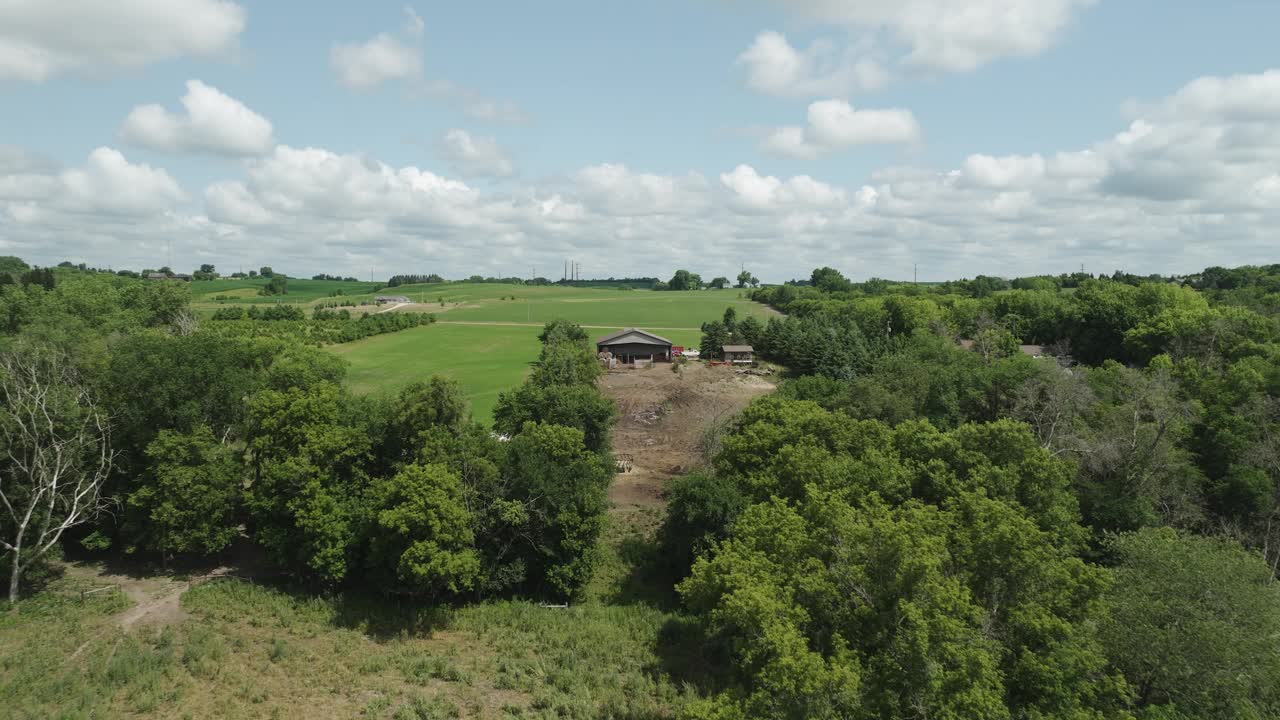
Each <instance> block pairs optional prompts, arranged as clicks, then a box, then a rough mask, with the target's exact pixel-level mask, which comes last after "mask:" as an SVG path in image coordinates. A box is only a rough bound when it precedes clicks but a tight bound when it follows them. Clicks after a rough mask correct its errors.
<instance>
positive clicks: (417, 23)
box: [404, 5, 427, 37]
mask: <svg viewBox="0 0 1280 720" xmlns="http://www.w3.org/2000/svg"><path fill="white" fill-rule="evenodd" d="M426 29H427V24H426V23H425V22H423V20H422V16H420V15H418V12H417V11H416V10H414V9H413V8H411V7H409V6H408V5H405V6H404V32H405V34H406V35H408V36H409V37H422V34H423V32H425V31H426Z"/></svg>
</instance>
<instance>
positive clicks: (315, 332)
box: [209, 305, 436, 346]
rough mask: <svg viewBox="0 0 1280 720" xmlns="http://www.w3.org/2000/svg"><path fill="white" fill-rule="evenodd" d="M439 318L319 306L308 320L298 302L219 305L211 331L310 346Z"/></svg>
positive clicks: (352, 338) (393, 330) (395, 330)
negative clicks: (282, 339)
mask: <svg viewBox="0 0 1280 720" xmlns="http://www.w3.org/2000/svg"><path fill="white" fill-rule="evenodd" d="M435 321H436V317H435V315H429V314H424V313H371V314H361V315H360V316H359V317H353V316H352V314H351V312H350V311H349V310H333V309H329V308H323V307H317V308H316V309H315V310H313V311H312V313H311V318H310V319H308V318H307V317H306V314H305V313H304V312H303V311H302V309H301V308H299V307H297V306H294V305H268V306H266V307H263V308H261V309H259V308H258V306H256V305H250V306H249V307H248V309H246V308H245V307H244V306H230V307H222V308H218V309H217V310H216V311H215V312H214V314H213V322H212V323H211V324H210V326H209V330H210V331H211V332H213V333H215V334H218V335H222V336H229V337H288V338H289V339H291V340H293V341H295V342H299V343H303V344H307V345H317V346H318V345H330V344H336V343H347V342H354V341H356V340H361V339H363V338H367V337H372V336H374V335H382V334H385V333H393V332H400V331H401V330H408V329H410V328H415V327H419V326H422V325H430V324H431V323H433V322H435Z"/></svg>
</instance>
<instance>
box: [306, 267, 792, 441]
mask: <svg viewBox="0 0 1280 720" xmlns="http://www.w3.org/2000/svg"><path fill="white" fill-rule="evenodd" d="M424 288H431V292H428V291H426V290H425V289H424ZM387 292H395V293H396V294H403V295H407V296H409V297H410V299H412V300H415V301H423V302H421V303H419V304H416V305H414V306H413V307H412V309H413V310H421V311H426V312H434V313H436V315H437V318H438V322H437V323H436V324H435V325H432V326H429V327H421V328H415V329H413V330H406V331H403V332H398V333H391V334H388V335H379V336H376V337H371V338H366V339H364V340H360V341H357V342H353V343H347V344H344V345H334V346H330V348H329V349H330V350H331V351H332V352H334V353H337V354H338V355H340V356H341V357H343V358H345V359H346V360H347V361H348V362H350V363H351V367H350V371H349V373H348V378H349V382H350V383H351V387H352V388H353V389H354V390H356V391H357V392H362V393H374V392H394V391H395V390H397V389H399V388H401V387H403V386H405V385H407V384H408V383H411V382H413V381H415V380H425V379H426V378H429V377H430V376H432V375H435V374H439V375H444V376H446V377H451V378H453V379H454V380H457V381H458V383H459V384H460V385H461V386H462V389H463V392H465V393H466V394H467V396H468V397H469V398H470V400H471V403H472V409H473V411H474V413H475V416H476V419H477V420H479V421H481V422H485V423H487V422H489V420H491V419H492V412H493V406H494V404H495V403H496V402H497V399H498V393H500V392H502V391H503V390H507V389H510V388H513V387H515V386H516V385H518V384H519V383H520V381H521V380H522V379H523V377H524V375H525V373H526V372H528V369H529V363H531V362H532V361H533V360H535V359H536V358H537V354H538V333H539V332H540V331H541V328H542V324H543V323H544V322H546V321H549V320H553V319H557V318H564V319H566V320H570V321H572V322H576V323H579V324H581V325H583V326H585V327H586V328H587V331H588V333H589V334H591V336H592V337H596V336H600V335H605V334H608V333H610V332H612V331H614V330H618V329H621V328H623V327H632V326H634V327H641V328H646V329H649V330H652V331H654V332H656V333H658V334H659V335H662V336H664V337H666V338H668V339H669V340H671V341H672V342H673V343H675V344H676V345H695V346H696V345H697V344H698V341H699V338H700V336H701V331H700V330H699V327H700V326H701V325H702V323H703V322H705V321H707V320H714V319H716V318H719V317H720V316H722V315H723V314H724V311H725V308H727V307H730V306H732V307H734V308H736V309H737V311H738V314H739V316H746V315H748V314H751V315H757V316H760V317H764V316H765V315H766V314H767V313H769V312H770V311H769V309H768V308H766V307H765V306H763V305H760V304H758V303H754V302H752V301H750V300H748V299H746V298H744V297H740V295H741V294H742V293H741V291H738V290H706V291H696V292H650V291H645V290H630V291H625V290H596V289H578V288H560V287H521V286H513V285H492V284H471V283H448V284H436V285H416V286H413V285H411V286H405V287H401V288H396V289H395V290H388V291H387ZM513 296H514V297H515V299H514V300H512V299H510V298H512V297H513ZM441 302H443V303H444V305H443V306H442V305H440V303H441Z"/></svg>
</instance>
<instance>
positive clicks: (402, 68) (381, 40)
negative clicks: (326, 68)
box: [329, 33, 422, 90]
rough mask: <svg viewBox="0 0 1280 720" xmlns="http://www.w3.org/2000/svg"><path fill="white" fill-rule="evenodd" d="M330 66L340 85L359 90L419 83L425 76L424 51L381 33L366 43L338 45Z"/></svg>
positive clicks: (334, 48) (335, 47)
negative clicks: (401, 82)
mask: <svg viewBox="0 0 1280 720" xmlns="http://www.w3.org/2000/svg"><path fill="white" fill-rule="evenodd" d="M329 65H330V66H331V67H332V68H333V71H334V72H335V73H337V76H338V82H340V83H342V84H343V85H345V86H347V87H349V88H353V89H357V90H367V89H370V88H375V87H377V86H379V85H381V84H383V83H385V82H388V81H392V80H416V79H419V78H421V76H422V48H420V47H417V46H416V45H411V44H407V43H404V42H402V41H401V40H399V39H397V38H395V37H393V36H392V35H390V34H388V33H378V34H377V35H375V36H374V37H373V38H372V39H370V40H368V41H366V42H363V43H349V44H341V45H335V46H333V48H332V49H331V50H330V51H329Z"/></svg>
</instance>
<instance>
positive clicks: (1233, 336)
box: [660, 269, 1280, 720]
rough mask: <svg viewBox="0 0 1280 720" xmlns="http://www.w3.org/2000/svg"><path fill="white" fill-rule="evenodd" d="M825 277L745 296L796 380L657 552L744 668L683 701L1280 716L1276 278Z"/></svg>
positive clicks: (722, 459) (690, 490)
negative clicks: (970, 285)
mask: <svg viewBox="0 0 1280 720" xmlns="http://www.w3.org/2000/svg"><path fill="white" fill-rule="evenodd" d="M815 275H817V276H818V277H817V279H818V280H819V282H818V283H815V284H814V285H812V286H808V287H797V286H781V287H774V288H764V289H761V290H758V291H756V293H754V296H755V297H756V298H757V299H759V300H762V301H765V302H769V303H770V304H772V305H774V306H775V307H777V308H779V309H780V310H783V311H784V312H786V313H788V316H787V317H786V318H775V319H772V320H770V322H769V323H768V324H767V325H766V326H765V327H764V328H763V332H761V333H760V334H759V337H758V339H757V341H756V342H753V343H751V344H753V345H754V346H755V348H756V350H757V352H759V353H762V354H764V355H765V356H766V357H768V358H770V359H773V360H775V361H778V362H780V363H783V364H786V365H788V366H789V367H790V368H791V370H792V372H793V374H794V377H793V378H791V379H788V380H787V381H785V382H784V383H783V385H782V386H781V387H780V389H779V392H778V393H777V394H776V395H775V396H774V397H771V398H769V399H766V400H762V401H757V403H755V404H754V405H752V406H751V407H750V408H749V409H748V410H747V411H746V412H745V413H744V414H743V415H742V416H741V417H740V418H739V419H738V421H737V422H736V424H735V426H734V428H733V429H732V431H731V432H730V433H729V434H728V435H727V436H726V437H724V438H722V439H721V441H720V448H721V449H720V451H719V452H718V454H717V455H716V456H715V458H714V460H713V462H712V464H711V467H710V468H709V469H708V470H707V471H706V472H703V473H698V474H694V475H691V476H688V477H685V478H683V479H681V480H679V481H677V482H676V483H675V484H674V485H673V486H672V487H671V488H670V490H669V493H668V499H669V501H670V503H671V504H670V507H669V510H668V516H667V519H666V521H665V523H664V525H663V528H662V530H661V533H660V537H661V541H662V544H663V549H662V552H661V553H660V555H661V557H663V558H664V559H665V560H666V565H667V570H668V572H669V573H670V576H671V578H672V579H673V581H674V582H676V583H677V585H676V586H677V589H678V592H679V595H680V597H681V599H682V600H683V602H684V605H685V607H686V609H688V610H689V611H690V612H692V613H693V614H694V618H695V622H694V624H693V627H695V628H697V630H698V631H699V632H700V633H701V636H700V641H699V642H700V643H701V644H702V645H703V647H705V648H706V649H707V650H706V652H707V653H708V655H707V657H706V663H707V664H708V665H709V666H710V667H722V668H727V670H726V671H725V672H724V673H723V674H721V675H718V676H717V680H716V682H715V683H712V685H713V686H714V687H716V688H718V689H717V690H716V691H715V692H713V693H712V694H711V696H709V697H708V698H706V699H704V700H703V701H700V702H698V703H695V705H694V707H692V708H690V709H688V710H687V712H686V713H685V715H686V716H687V717H692V718H729V717H775V718H776V717H783V718H796V719H797V720H798V719H799V718H837V717H923V716H940V717H1006V718H1035V717H1043V718H1048V717H1055V718H1057V717H1072V718H1143V719H1146V720H1154V719H1156V718H1159V719H1161V720H1167V719H1170V718H1178V719H1181V718H1188V719H1189V718H1239V717H1257V718H1262V717H1275V716H1277V715H1280V650H1278V649H1277V645H1276V644H1275V641H1274V638H1276V637H1280V582H1277V579H1276V577H1277V574H1278V572H1280V442H1277V438H1280V325H1278V324H1277V318H1276V316H1275V315H1274V314H1268V313H1267V312H1265V310H1264V308H1265V307H1266V297H1267V293H1266V291H1265V290H1264V289H1263V288H1266V287H1267V283H1268V282H1270V281H1269V280H1268V279H1267V278H1269V277H1270V276H1271V274H1270V273H1268V272H1255V271H1253V270H1252V269H1250V270H1246V271H1245V272H1241V273H1239V274H1235V273H1231V272H1219V271H1206V273H1205V274H1202V275H1201V276H1199V277H1195V276H1193V277H1191V278H1189V279H1187V281H1186V283H1185V284H1183V283H1182V282H1179V283H1171V282H1168V281H1167V280H1166V279H1161V280H1160V281H1158V282H1146V281H1137V282H1132V283H1131V282H1129V280H1128V279H1127V278H1120V279H1111V278H1107V279H1095V278H1090V279H1084V280H1082V281H1081V282H1080V283H1079V285H1078V286H1077V287H1074V288H1072V287H1067V286H1064V287H1066V289H1065V290H1064V289H1062V288H1059V287H1054V288H1052V289H1050V288H1048V287H1044V288H1039V289H1030V288H1014V287H1012V286H1010V287H1009V288H1008V289H999V290H995V291H993V292H991V293H989V294H987V293H985V292H984V291H982V290H981V289H979V290H978V291H977V292H976V293H975V292H973V291H972V289H971V290H970V292H968V293H965V294H944V293H941V292H935V291H930V292H926V293H915V294H910V295H908V294H897V293H888V294H869V293H867V292H865V291H864V290H863V289H860V288H848V287H844V286H839V285H837V284H834V281H835V280H838V278H832V276H831V275H830V274H828V273H825V272H823V271H821V270H820V271H816V272H815ZM1206 277H1209V278H1211V279H1210V280H1205V278H1206ZM823 280H825V284H826V285H828V286H831V287H834V289H831V290H826V289H823V288H822V285H823V284H824V283H823V282H822V281H823ZM1201 283H1204V284H1205V287H1206V289H1205V290H1204V291H1203V292H1201V291H1198V290H1196V289H1195V286H1196V285H1199V284H1201ZM1235 293H1242V295H1235ZM1242 296H1243V298H1247V300H1248V301H1247V302H1236V301H1238V300H1241V299H1242ZM729 319H730V318H726V321H727V320H729ZM734 320H735V322H734V323H733V324H734V325H735V326H736V327H739V328H740V327H741V325H742V322H737V321H736V319H734ZM726 321H722V322H721V323H718V324H713V323H709V324H708V325H707V326H704V330H705V329H707V328H708V327H709V328H710V329H711V330H712V332H711V333H708V335H711V336H714V335H715V334H716V332H722V331H723V329H727V327H728V325H729V323H728V322H726ZM717 325H718V326H720V327H717ZM722 337H723V336H721V337H718V338H713V339H712V341H713V342H717V343H718V342H720V341H721V339H722ZM707 339H709V338H705V337H704V341H705V340H707ZM961 340H963V341H964V342H963V344H962V343H961V342H960V341H961ZM1022 344H1027V345H1032V344H1034V345H1036V346H1037V347H1028V348H1023V347H1020V345H1022ZM1040 345H1049V346H1050V347H1049V348H1041V347H1038V346H1040Z"/></svg>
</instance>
